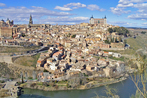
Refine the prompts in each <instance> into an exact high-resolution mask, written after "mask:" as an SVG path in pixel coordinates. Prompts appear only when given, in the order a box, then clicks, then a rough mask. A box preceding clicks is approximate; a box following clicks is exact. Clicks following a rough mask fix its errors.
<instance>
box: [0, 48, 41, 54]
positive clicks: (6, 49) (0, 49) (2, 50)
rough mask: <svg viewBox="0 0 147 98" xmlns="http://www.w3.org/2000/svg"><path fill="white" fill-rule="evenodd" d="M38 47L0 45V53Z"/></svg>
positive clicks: (23, 50)
mask: <svg viewBox="0 0 147 98" xmlns="http://www.w3.org/2000/svg"><path fill="white" fill-rule="evenodd" d="M35 49H39V47H27V48H25V47H5V46H0V53H17V52H25V51H29V50H35Z"/></svg>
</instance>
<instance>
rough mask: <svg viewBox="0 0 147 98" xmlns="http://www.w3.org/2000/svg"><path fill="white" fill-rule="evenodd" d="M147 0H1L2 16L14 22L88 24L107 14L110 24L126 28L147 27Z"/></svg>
mask: <svg viewBox="0 0 147 98" xmlns="http://www.w3.org/2000/svg"><path fill="white" fill-rule="evenodd" d="M146 7H147V0H113V1H111V2H110V1H109V0H103V1H97V0H90V1H84V0H80V1H78V0H68V1H67V0H62V1H61V0H54V1H50V0H25V1H24V0H5V1H4V0H2V1H1V2H0V13H1V14H0V19H4V20H6V19H7V18H10V19H11V20H14V24H28V23H29V17H30V14H31V15H32V17H33V22H34V24H69V25H70V24H71V25H72V24H79V23H82V22H86V23H89V19H90V17H91V16H92V15H93V17H94V18H103V17H105V15H106V17H107V23H108V24H112V25H118V26H124V27H146V26H147V21H146V20H147V14H146V12H147V11H146V10H145V9H146Z"/></svg>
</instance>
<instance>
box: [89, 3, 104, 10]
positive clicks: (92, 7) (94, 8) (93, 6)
mask: <svg viewBox="0 0 147 98" xmlns="http://www.w3.org/2000/svg"><path fill="white" fill-rule="evenodd" d="M87 9H89V10H92V11H93V10H98V11H104V9H100V8H99V6H98V5H96V4H91V5H88V7H87Z"/></svg>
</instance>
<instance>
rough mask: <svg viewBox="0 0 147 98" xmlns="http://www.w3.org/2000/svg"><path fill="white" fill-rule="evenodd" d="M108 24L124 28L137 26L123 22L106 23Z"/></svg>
mask: <svg viewBox="0 0 147 98" xmlns="http://www.w3.org/2000/svg"><path fill="white" fill-rule="evenodd" d="M108 24H112V25H117V26H125V27H129V26H133V25H137V23H129V22H125V21H115V22H112V21H111V22H110V21H108Z"/></svg>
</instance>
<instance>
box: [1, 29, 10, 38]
mask: <svg viewBox="0 0 147 98" xmlns="http://www.w3.org/2000/svg"><path fill="white" fill-rule="evenodd" d="M12 35H13V29H12V28H8V27H1V28H0V36H2V37H11V36H12Z"/></svg>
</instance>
